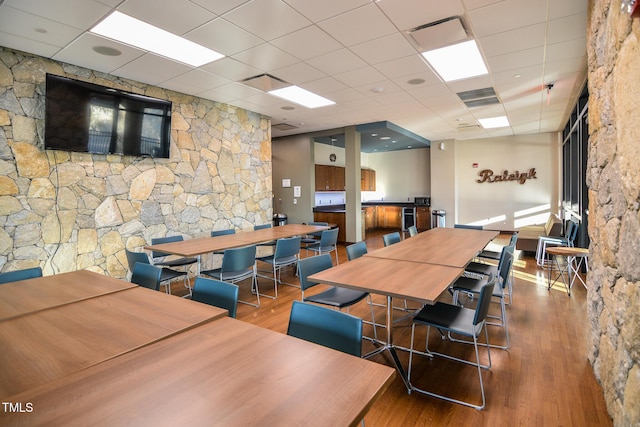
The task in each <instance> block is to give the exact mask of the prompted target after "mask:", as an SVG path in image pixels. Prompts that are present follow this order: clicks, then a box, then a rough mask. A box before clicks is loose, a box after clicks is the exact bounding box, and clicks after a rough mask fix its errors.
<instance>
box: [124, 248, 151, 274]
mask: <svg viewBox="0 0 640 427" xmlns="http://www.w3.org/2000/svg"><path fill="white" fill-rule="evenodd" d="M124 252H125V254H127V263H128V264H129V270H131V271H133V267H134V266H135V265H136V262H140V263H143V264H151V263H150V262H149V257H148V256H147V254H146V253H144V252H134V251H130V250H129V249H127V248H125V249H124Z"/></svg>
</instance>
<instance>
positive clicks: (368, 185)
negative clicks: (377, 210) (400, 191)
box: [360, 169, 376, 191]
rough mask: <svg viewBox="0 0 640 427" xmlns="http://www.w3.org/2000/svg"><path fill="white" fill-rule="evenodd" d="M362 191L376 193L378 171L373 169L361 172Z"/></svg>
mask: <svg viewBox="0 0 640 427" xmlns="http://www.w3.org/2000/svg"><path fill="white" fill-rule="evenodd" d="M360 191H376V171H374V170H373V169H361V170H360Z"/></svg>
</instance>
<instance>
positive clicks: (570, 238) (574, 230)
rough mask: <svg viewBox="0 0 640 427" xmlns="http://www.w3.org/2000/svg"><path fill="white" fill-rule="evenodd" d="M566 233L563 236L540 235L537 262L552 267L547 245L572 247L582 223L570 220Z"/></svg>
mask: <svg viewBox="0 0 640 427" xmlns="http://www.w3.org/2000/svg"><path fill="white" fill-rule="evenodd" d="M568 222H569V224H568V225H567V227H566V233H565V235H564V236H563V237H552V236H540V237H538V247H537V249H536V262H537V263H538V265H539V266H540V267H543V268H551V266H552V263H551V259H550V257H549V256H548V254H547V251H546V249H547V246H567V247H570V248H572V247H573V244H574V241H575V239H576V237H577V236H578V229H579V228H580V225H579V224H578V223H577V222H574V221H571V220H569V221H568Z"/></svg>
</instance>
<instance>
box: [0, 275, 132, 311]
mask: <svg viewBox="0 0 640 427" xmlns="http://www.w3.org/2000/svg"><path fill="white" fill-rule="evenodd" d="M135 287H137V285H135V284H133V283H129V282H125V281H123V280H118V279H114V278H111V277H107V276H103V275H102V274H98V273H94V272H91V271H88V270H79V271H73V272H70V273H61V274H56V275H53V276H47V277H38V278H35V279H28V280H21V281H19V282H12V283H5V284H4V285H2V286H0V321H1V320H5V319H10V318H12V317H16V316H21V315H23V314H28V313H33V312H36V311H40V310H44V309H47V308H51V307H57V306H61V305H65V304H69V303H73V302H76V301H80V300H83V299H87V298H95V297H97V296H101V295H106V294H110V293H113V292H120V291H122V290H125V289H130V288H135Z"/></svg>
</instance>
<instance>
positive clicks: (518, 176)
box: [476, 168, 538, 184]
mask: <svg viewBox="0 0 640 427" xmlns="http://www.w3.org/2000/svg"><path fill="white" fill-rule="evenodd" d="M478 175H480V179H476V182H477V183H479V184H482V183H483V182H503V181H518V182H519V183H520V184H524V183H525V182H527V180H528V179H538V177H537V176H536V168H531V169H529V171H528V172H518V171H515V172H513V173H509V171H508V170H505V171H504V172H502V175H494V174H493V171H492V170H491V169H483V170H481V171H480V172H478Z"/></svg>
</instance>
